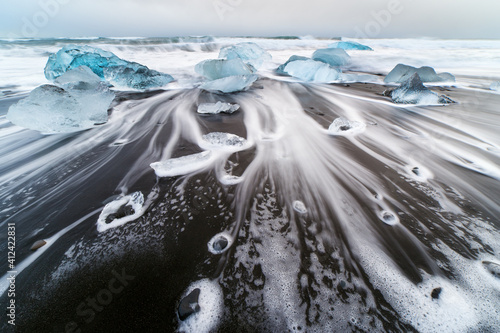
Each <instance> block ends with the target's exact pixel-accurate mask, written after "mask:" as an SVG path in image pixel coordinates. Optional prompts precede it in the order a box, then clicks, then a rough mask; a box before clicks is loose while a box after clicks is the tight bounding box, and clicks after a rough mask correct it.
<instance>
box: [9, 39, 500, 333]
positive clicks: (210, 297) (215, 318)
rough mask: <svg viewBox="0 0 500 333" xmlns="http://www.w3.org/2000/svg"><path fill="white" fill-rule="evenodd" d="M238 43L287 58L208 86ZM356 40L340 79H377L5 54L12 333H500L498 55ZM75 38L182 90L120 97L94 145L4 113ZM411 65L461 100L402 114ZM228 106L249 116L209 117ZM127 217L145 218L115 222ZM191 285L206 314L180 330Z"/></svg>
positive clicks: (178, 49) (195, 46)
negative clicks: (358, 46)
mask: <svg viewBox="0 0 500 333" xmlns="http://www.w3.org/2000/svg"><path fill="white" fill-rule="evenodd" d="M242 41H251V42H255V43H257V44H259V45H260V46H261V47H263V48H264V49H266V50H267V51H269V52H270V53H271V55H272V57H273V58H272V61H271V62H268V63H266V64H265V65H264V67H263V68H262V69H260V70H259V72H258V74H259V76H260V78H259V80H258V81H257V82H256V83H255V84H254V85H253V86H252V87H251V88H250V89H249V90H248V91H245V92H240V93H233V94H216V93H209V92H206V91H202V90H200V89H198V88H197V86H198V85H199V84H200V83H201V82H202V81H203V79H202V78H201V77H200V76H199V75H197V74H196V73H195V72H194V66H195V65H196V64H197V63H198V62H200V61H202V60H205V59H211V58H216V57H217V55H218V52H219V49H220V48H221V47H223V46H226V45H232V44H235V43H239V42H242ZM358 41H359V42H361V43H363V44H366V45H369V46H371V47H372V48H373V49H374V51H373V52H368V51H348V53H349V54H350V55H351V57H352V62H351V64H349V65H348V66H347V68H345V69H344V71H347V72H361V73H369V74H375V75H377V80H378V81H375V82H371V83H366V82H365V83H350V84H318V83H314V84H313V83H309V84H305V83H302V82H299V81H298V80H296V79H293V78H289V77H282V76H277V75H275V73H274V69H275V68H276V67H277V66H278V65H280V64H282V63H284V62H285V61H286V60H287V59H288V58H289V57H290V56H291V55H293V54H296V55H302V56H310V55H311V54H312V52H314V50H316V49H318V48H324V47H326V46H327V45H328V44H330V43H332V42H334V40H327V39H314V38H287V39H284V38H280V39H277V38H275V39H273V38H218V37H216V38H211V37H198V38H126V39H119V38H116V39H112V38H82V39H34V40H0V73H2V75H1V77H0V93H1V95H0V140H1V141H0V142H1V143H2V144H1V145H0V161H1V164H0V228H1V230H0V235H1V236H2V242H1V243H0V250H1V251H2V253H7V248H8V246H7V244H8V242H7V226H8V224H9V223H15V225H16V270H17V276H16V296H15V300H16V309H17V312H16V327H15V330H17V331H19V332H65V331H75V332H76V331H77V330H81V332H114V331H125V332H129V331H130V332H138V331H143V332H157V331H166V332H170V331H180V332H236V331H238V332H351V331H352V332H496V331H497V330H498V327H500V199H499V198H500V134H499V133H500V108H499V105H500V94H499V93H498V92H495V91H492V90H489V86H490V84H491V83H492V82H493V81H499V80H500V41H496V40H429V39H373V40H358ZM70 43H76V44H86V45H91V46H96V47H100V48H102V49H105V50H108V51H111V52H113V53H115V54H116V55H118V56H119V57H121V58H123V59H126V60H130V61H136V62H139V63H141V64H144V65H147V66H148V67H150V68H152V69H155V70H158V71H162V72H165V73H168V74H170V75H172V76H173V77H174V78H175V79H176V81H175V82H173V83H171V84H169V85H167V86H166V87H164V89H159V90H154V91H147V92H139V91H126V90H116V95H117V97H116V98H115V101H114V102H113V104H112V107H111V110H110V117H109V121H108V122H107V123H106V124H103V125H100V126H97V127H95V128H92V129H90V130H87V131H82V132H78V133H72V134H58V135H42V134H40V133H38V132H36V131H30V130H26V129H23V128H21V127H17V126H14V125H12V124H10V123H9V122H8V121H7V120H6V118H5V114H6V113H7V110H8V108H9V107H10V105H12V104H13V103H15V102H17V101H18V100H19V99H20V98H22V97H24V96H26V94H27V93H28V92H29V91H30V90H31V89H33V88H35V87H37V86H39V85H41V84H45V83H47V81H46V80H45V78H44V75H43V68H44V66H45V63H46V61H47V58H48V56H49V54H50V53H53V52H57V50H59V49H60V48H61V47H63V46H64V45H66V44H70ZM398 63H405V64H407V65H412V66H424V65H427V66H432V67H434V68H435V69H436V71H437V72H450V73H452V74H454V75H455V76H456V79H457V82H456V83H453V84H449V83H448V84H446V85H444V86H437V85H435V86H434V87H432V89H434V90H435V91H437V92H439V93H440V94H446V95H447V96H449V97H450V98H452V99H453V100H454V101H456V102H457V103H454V104H450V105H447V106H411V105H410V106H408V105H395V104H393V103H392V102H391V101H390V99H388V98H387V97H385V96H383V94H382V93H383V91H384V90H385V89H386V87H385V86H384V84H383V78H384V76H385V75H386V74H387V73H388V72H389V71H390V70H391V69H392V68H393V67H394V66H395V65H397V64H398ZM218 101H221V102H227V103H237V104H238V105H240V108H239V110H237V111H235V112H234V113H232V114H220V115H206V114H198V113H197V112H196V110H197V108H198V106H199V105H200V104H201V103H214V102H218ZM339 118H341V119H342V120H337V119H339ZM332 123H333V124H334V125H333V126H332V127H330V125H332ZM335 124H337V125H335ZM345 124H350V126H351V127H352V128H351V129H350V130H347V131H345V130H342V129H341V128H342V126H345ZM339 129H340V130H339ZM228 134H229V135H228ZM153 163H154V164H153ZM151 164H153V166H151ZM159 170H160V171H159ZM155 171H156V173H155ZM162 172H163V173H162ZM157 174H158V175H160V176H162V177H158V176H157ZM165 175H167V176H165ZM124 204H129V205H130V207H133V210H134V214H131V215H130V216H126V217H125V218H124V219H123V220H121V221H122V222H123V223H113V224H106V218H107V216H108V215H107V214H119V213H118V212H117V209H118V208H119V207H120V206H123V205H124ZM115 221H116V220H115ZM100 226H101V227H100ZM102 226H105V227H104V228H103V227H102ZM42 239H43V240H45V241H46V245H45V246H43V247H41V248H39V249H38V250H36V251H31V250H30V247H31V246H32V244H33V243H34V242H36V241H38V240H42ZM7 264H8V263H7V261H6V260H3V261H2V262H0V269H1V274H2V275H3V274H6V273H7V271H8V270H9V269H8V266H7ZM7 277H8V276H7V274H6V275H5V276H3V277H2V280H1V281H0V292H1V293H2V295H1V296H0V302H1V304H2V306H3V305H4V304H7V302H8V301H9V300H10V299H11V298H12V297H10V296H8V295H7V294H8V293H7V290H8V289H9V284H8V283H7V280H6V278H7ZM196 289H199V290H200V295H199V300H198V304H199V311H198V312H196V313H194V314H192V315H191V316H189V317H188V318H187V319H186V320H184V321H182V320H180V319H179V315H178V309H179V307H180V304H181V303H182V301H183V300H184V299H185V297H186V296H187V295H189V294H190V293H191V292H192V291H193V290H196ZM1 325H2V331H8V330H12V329H13V327H12V326H9V325H8V324H6V323H5V322H4V321H2V324H1Z"/></svg>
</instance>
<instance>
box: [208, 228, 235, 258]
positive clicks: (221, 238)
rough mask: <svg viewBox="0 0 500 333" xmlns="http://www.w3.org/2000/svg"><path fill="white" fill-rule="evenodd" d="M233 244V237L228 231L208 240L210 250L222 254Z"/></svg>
mask: <svg viewBox="0 0 500 333" xmlns="http://www.w3.org/2000/svg"><path fill="white" fill-rule="evenodd" d="M232 244H233V237H231V235H230V234H229V233H227V232H221V233H219V234H217V235H215V236H214V237H212V239H211V240H210V241H209V242H208V244H207V246H208V251H210V253H212V254H221V253H224V252H226V251H227V250H228V249H229V248H230V247H231V245H232Z"/></svg>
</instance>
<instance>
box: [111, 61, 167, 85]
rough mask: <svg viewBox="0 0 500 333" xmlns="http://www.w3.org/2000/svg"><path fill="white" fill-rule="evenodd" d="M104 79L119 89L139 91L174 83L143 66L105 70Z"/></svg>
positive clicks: (161, 74) (163, 75) (117, 67)
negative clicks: (126, 88)
mask: <svg viewBox="0 0 500 333" xmlns="http://www.w3.org/2000/svg"><path fill="white" fill-rule="evenodd" d="M104 77H105V78H106V80H107V81H109V82H112V83H113V85H115V86H118V87H129V88H133V89H138V90H145V89H151V88H159V87H163V86H165V85H167V84H168V83H170V82H172V81H173V80H174V78H173V77H172V76H170V75H168V74H164V73H160V72H158V71H155V70H153V69H149V68H147V67H146V66H143V65H137V66H112V67H106V68H104Z"/></svg>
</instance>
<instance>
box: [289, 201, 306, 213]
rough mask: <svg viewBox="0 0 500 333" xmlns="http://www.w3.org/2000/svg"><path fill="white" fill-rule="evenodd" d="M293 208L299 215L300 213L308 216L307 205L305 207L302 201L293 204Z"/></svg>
mask: <svg viewBox="0 0 500 333" xmlns="http://www.w3.org/2000/svg"><path fill="white" fill-rule="evenodd" d="M292 206H293V209H294V210H295V211H296V212H297V213H300V214H306V213H307V208H306V205H304V203H303V202H302V201H299V200H295V201H294V202H293V203H292Z"/></svg>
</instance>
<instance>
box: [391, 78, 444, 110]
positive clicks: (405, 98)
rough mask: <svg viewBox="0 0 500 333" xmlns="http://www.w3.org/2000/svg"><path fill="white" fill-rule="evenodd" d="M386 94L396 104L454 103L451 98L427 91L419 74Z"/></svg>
mask: <svg viewBox="0 0 500 333" xmlns="http://www.w3.org/2000/svg"><path fill="white" fill-rule="evenodd" d="M384 94H385V95H388V96H390V97H391V98H392V100H393V101H394V103H402V104H425V105H435V104H449V103H454V102H453V101H452V100H451V99H450V98H448V97H446V96H444V95H442V96H439V95H438V94H436V93H435V92H433V91H430V90H429V89H427V88H426V87H425V86H424V85H423V83H422V81H421V80H420V77H419V75H418V74H417V73H415V74H413V75H412V76H411V77H410V78H409V79H408V80H407V81H405V82H403V83H402V84H401V85H400V86H399V87H398V88H396V89H394V90H392V91H388V92H385V93H384Z"/></svg>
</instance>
